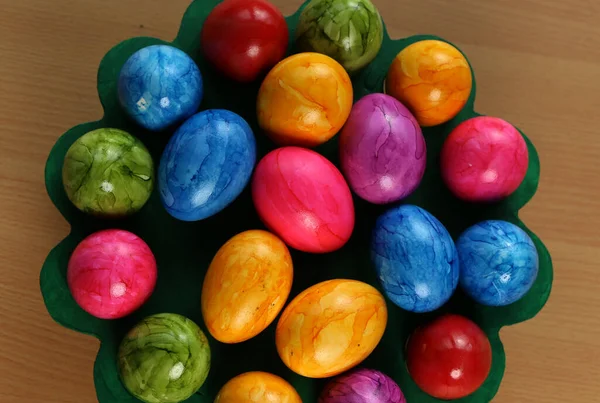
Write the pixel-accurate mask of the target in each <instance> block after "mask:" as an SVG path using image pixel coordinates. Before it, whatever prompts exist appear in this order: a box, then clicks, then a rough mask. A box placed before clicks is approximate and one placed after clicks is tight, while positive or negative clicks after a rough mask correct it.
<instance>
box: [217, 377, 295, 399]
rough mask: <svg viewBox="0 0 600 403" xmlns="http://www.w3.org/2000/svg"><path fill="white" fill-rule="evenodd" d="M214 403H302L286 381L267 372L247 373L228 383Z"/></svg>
mask: <svg viewBox="0 0 600 403" xmlns="http://www.w3.org/2000/svg"><path fill="white" fill-rule="evenodd" d="M214 403H302V399H300V396H299V395H298V392H296V390H295V389H294V388H293V386H292V385H290V384H289V383H288V382H286V381H285V380H284V379H282V378H280V377H278V376H276V375H273V374H269V373H267V372H246V373H245V374H241V375H238V376H236V377H235V378H233V379H231V380H230V381H229V382H227V383H226V384H225V385H224V386H223V387H222V388H221V390H220V391H219V394H218V395H217V398H216V399H215V401H214Z"/></svg>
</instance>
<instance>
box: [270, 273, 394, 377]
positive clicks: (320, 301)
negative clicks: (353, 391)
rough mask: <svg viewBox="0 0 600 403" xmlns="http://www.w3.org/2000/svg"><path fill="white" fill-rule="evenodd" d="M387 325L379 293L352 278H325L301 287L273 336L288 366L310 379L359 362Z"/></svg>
mask: <svg viewBox="0 0 600 403" xmlns="http://www.w3.org/2000/svg"><path fill="white" fill-rule="evenodd" d="M386 325H387V307H386V304H385V299H384V298H383V295H381V294H380V293H379V291H377V290H376V289H375V288H373V287H372V286H370V285H369V284H366V283H363V282H360V281H356V280H342V279H337V280H329V281H324V282H322V283H318V284H316V285H314V286H312V287H310V288H308V289H306V290H304V291H303V292H301V293H300V294H299V295H298V296H297V297H296V298H294V300H293V301H292V302H290V304H289V305H288V306H287V307H286V308H285V310H284V311H283V314H282V315H281V318H280V319H279V322H278V323H277V330H276V334H275V340H276V344H277V352H278V353H279V357H281V359H282V361H283V362H284V363H285V365H287V366H288V368H290V369H291V370H292V371H294V372H296V373H297V374H300V375H302V376H306V377H309V378H327V377H330V376H335V375H338V374H340V373H342V372H344V371H346V370H348V369H350V368H353V367H355V366H356V365H358V364H360V363H361V362H362V361H363V360H364V359H365V358H367V357H368V356H369V354H371V352H373V350H374V349H375V347H377V345H378V344H379V341H380V340H381V337H382V336H383V333H384V331H385V327H386Z"/></svg>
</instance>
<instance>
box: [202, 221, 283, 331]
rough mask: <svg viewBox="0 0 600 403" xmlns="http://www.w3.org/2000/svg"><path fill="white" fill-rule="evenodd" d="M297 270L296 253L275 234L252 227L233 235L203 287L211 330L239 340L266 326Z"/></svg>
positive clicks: (277, 309) (210, 267) (203, 313)
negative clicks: (293, 262)
mask: <svg viewBox="0 0 600 403" xmlns="http://www.w3.org/2000/svg"><path fill="white" fill-rule="evenodd" d="M293 275H294V273H293V267H292V258H291V256H290V253H289V251H288V249H287V247H286V246H285V244H284V243H283V241H282V240H280V239H279V238H277V237H276V236H275V235H273V234H271V233H269V232H266V231H259V230H251V231H245V232H242V233H240V234H238V235H236V236H234V237H233V238H231V239H230V240H228V241H227V242H226V243H225V245H223V246H222V247H221V248H220V249H219V251H218V252H217V254H216V255H215V257H214V258H213V260H212V262H211V264H210V266H209V268H208V271H207V272H206V277H204V285H203V287H202V316H203V317H204V323H205V324H206V326H207V327H208V331H209V332H210V334H211V335H212V336H213V337H214V338H215V339H217V340H219V341H220V342H223V343H239V342H242V341H245V340H248V339H250V338H252V337H254V336H256V335H257V334H259V333H260V332H262V331H263V330H264V329H265V328H266V327H267V326H269V325H270V324H271V322H273V320H275V317H276V316H277V315H278V314H279V312H280V311H281V309H282V308H283V305H284V304H285V301H286V300H287V298H288V296H289V294H290V289H291V288H292V280H293Z"/></svg>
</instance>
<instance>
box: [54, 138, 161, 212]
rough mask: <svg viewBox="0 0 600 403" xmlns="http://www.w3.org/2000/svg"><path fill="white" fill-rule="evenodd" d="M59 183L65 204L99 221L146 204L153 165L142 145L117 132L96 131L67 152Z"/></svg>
mask: <svg viewBox="0 0 600 403" xmlns="http://www.w3.org/2000/svg"><path fill="white" fill-rule="evenodd" d="M62 180H63V186H64V189H65V192H66V193H67V196H68V197H69V200H71V202H72V203H73V204H74V205H75V206H76V207H77V208H78V209H79V210H81V211H83V212H85V213H89V214H93V215H97V216H101V217H122V216H127V215H129V214H133V213H135V212H136V211H138V210H139V209H141V208H142V206H143V205H144V204H145V203H146V202H147V201H148V199H149V198H150V194H151V193H152V188H153V184H154V163H153V162H152V157H151V156H150V153H149V152H148V150H147V149H146V147H145V146H144V144H143V143H142V142H141V141H140V140H138V139H137V138H135V137H133V136H132V135H131V134H129V133H127V132H125V131H123V130H118V129H109V128H103V129H97V130H93V131H91V132H88V133H86V134H84V135H83V136H81V137H80V138H79V139H77V140H76V141H75V142H74V143H73V145H71V147H70V148H69V150H68V151H67V154H66V155H65V159H64V162H63V169H62Z"/></svg>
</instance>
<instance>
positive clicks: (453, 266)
mask: <svg viewBox="0 0 600 403" xmlns="http://www.w3.org/2000/svg"><path fill="white" fill-rule="evenodd" d="M371 258H372V260H373V264H374V265H375V269H376V270H377V275H378V276H379V280H380V282H381V285H382V286H383V289H384V291H385V293H386V295H387V296H388V298H389V299H390V300H392V302H393V303H394V304H396V305H398V306H399V307H401V308H403V309H406V310H407V311H411V312H430V311H433V310H435V309H437V308H439V307H440V306H442V305H444V303H446V301H448V300H449V299H450V297H451V296H452V293H453V292H454V290H455V289H456V286H457V284H458V256H457V253H456V247H455V246H454V241H453V240H452V237H451V236H450V234H449V233H448V231H447V230H446V228H445V227H444V226H443V225H442V223H440V222H439V221H438V220H437V219H436V218H435V217H434V216H432V215H431V214H430V213H428V212H427V211H425V210H423V209H422V208H420V207H417V206H411V205H404V206H400V207H396V208H393V209H391V210H388V211H387V212H385V213H384V214H383V215H382V216H380V217H379V218H378V219H377V222H376V223H375V229H374V231H373V238H372V240H371Z"/></svg>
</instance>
